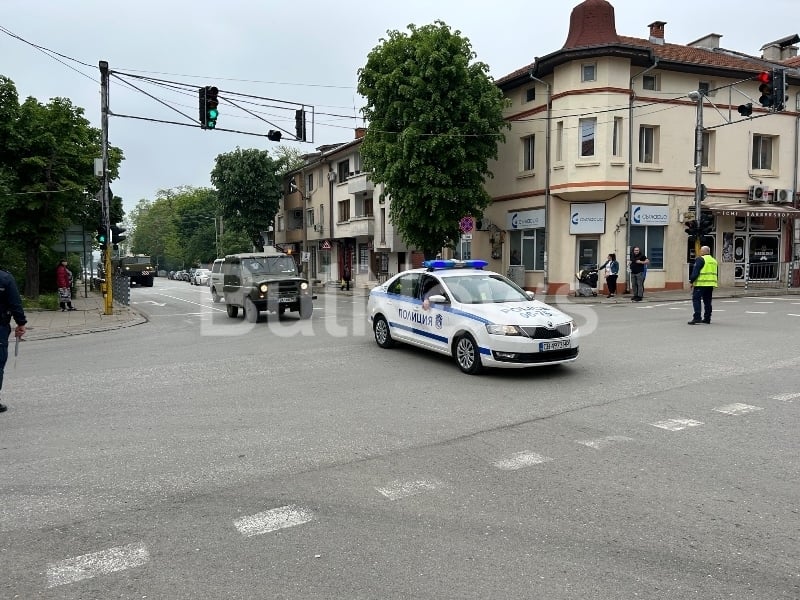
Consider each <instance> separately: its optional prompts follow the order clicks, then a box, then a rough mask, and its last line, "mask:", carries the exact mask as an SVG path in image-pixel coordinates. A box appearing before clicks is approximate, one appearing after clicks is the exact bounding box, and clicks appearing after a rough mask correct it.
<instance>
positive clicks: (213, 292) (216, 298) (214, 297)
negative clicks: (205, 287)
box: [211, 287, 222, 302]
mask: <svg viewBox="0 0 800 600" xmlns="http://www.w3.org/2000/svg"><path fill="white" fill-rule="evenodd" d="M211 300H213V301H214V302H219V301H220V300H222V298H220V297H219V294H217V288H213V287H212V288H211Z"/></svg>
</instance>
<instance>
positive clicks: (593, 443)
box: [577, 435, 633, 450]
mask: <svg viewBox="0 0 800 600" xmlns="http://www.w3.org/2000/svg"><path fill="white" fill-rule="evenodd" d="M632 441H633V438H629V437H625V436H624V435H607V436H605V437H601V438H596V439H593V440H577V442H578V443H579V444H583V445H584V446H588V447H589V448H594V449H595V450H600V449H601V448H605V447H606V446H610V445H611V444H613V443H614V442H632Z"/></svg>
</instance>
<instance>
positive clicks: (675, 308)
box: [669, 306, 686, 310]
mask: <svg viewBox="0 0 800 600" xmlns="http://www.w3.org/2000/svg"><path fill="white" fill-rule="evenodd" d="M669 309H670V310H686V307H685V306H670V307H669Z"/></svg>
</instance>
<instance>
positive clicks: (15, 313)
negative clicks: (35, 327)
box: [0, 270, 28, 413]
mask: <svg viewBox="0 0 800 600" xmlns="http://www.w3.org/2000/svg"><path fill="white" fill-rule="evenodd" d="M12 317H13V318H14V322H15V323H16V324H17V326H16V328H15V329H14V336H16V337H18V338H21V337H22V336H23V335H25V323H27V322H28V320H27V319H26V318H25V311H24V310H23V308H22V299H21V298H20V296H19V290H18V289H17V282H16V281H14V277H13V276H12V275H11V273H8V272H7V271H3V270H0V391H2V389H3V371H4V370H5V368H6V362H7V361H8V337H9V336H10V335H11V318H12ZM7 408H8V407H7V406H6V405H5V404H0V413H1V412H5V411H6V409H7Z"/></svg>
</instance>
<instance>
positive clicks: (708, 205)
mask: <svg viewBox="0 0 800 600" xmlns="http://www.w3.org/2000/svg"><path fill="white" fill-rule="evenodd" d="M703 208H705V209H708V210H710V211H711V212H713V213H717V214H719V215H721V216H723V217H725V216H741V217H744V216H748V217H800V210H798V209H796V208H792V207H791V206H789V205H788V204H768V203H766V202H764V203H759V204H745V203H743V202H738V203H731V204H721V203H716V202H703Z"/></svg>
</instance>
